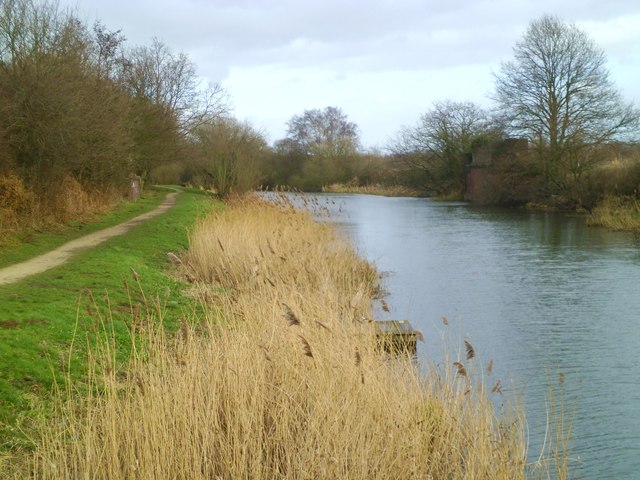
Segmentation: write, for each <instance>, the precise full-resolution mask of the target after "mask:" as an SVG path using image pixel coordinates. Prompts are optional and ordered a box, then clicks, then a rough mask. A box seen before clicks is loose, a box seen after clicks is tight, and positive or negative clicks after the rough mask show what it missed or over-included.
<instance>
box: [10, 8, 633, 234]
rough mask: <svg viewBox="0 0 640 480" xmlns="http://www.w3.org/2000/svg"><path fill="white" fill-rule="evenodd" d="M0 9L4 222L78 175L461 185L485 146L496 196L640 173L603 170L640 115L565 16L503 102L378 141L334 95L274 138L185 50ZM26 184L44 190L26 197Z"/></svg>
mask: <svg viewBox="0 0 640 480" xmlns="http://www.w3.org/2000/svg"><path fill="white" fill-rule="evenodd" d="M0 10H1V15H0V200H2V201H3V204H4V205H0V219H2V215H4V221H5V223H6V218H7V217H8V215H9V213H11V212H10V207H11V202H13V207H12V208H13V214H14V216H15V215H16V214H20V208H23V210H26V209H28V208H31V207H33V204H34V202H35V203H38V204H39V205H41V206H42V205H45V206H50V207H51V208H54V206H56V205H57V203H59V202H58V199H59V198H60V197H61V196H62V197H64V195H65V192H67V191H69V189H70V188H71V187H73V186H75V187H76V189H77V190H81V191H86V192H91V194H94V195H95V194H96V192H117V193H118V194H123V193H124V192H125V191H126V188H127V185H128V179H129V177H130V176H131V175H132V174H136V175H139V176H140V177H142V178H143V179H145V180H146V181H150V182H157V183H178V182H179V183H183V184H191V185H194V186H201V187H205V188H210V189H213V190H215V191H216V192H217V193H218V194H219V195H221V196H223V197H224V196H227V195H229V194H231V193H233V192H238V191H245V190H249V189H253V188H256V187H258V186H263V187H267V188H275V187H278V186H289V187H294V188H298V189H301V190H305V191H318V190H320V189H322V188H323V187H325V186H327V185H329V184H334V183H342V184H349V185H353V186H355V187H357V186H362V185H370V184H380V185H383V186H384V185H404V186H407V187H410V188H412V189H414V190H415V191H417V192H419V193H420V194H423V195H432V196H442V197H446V196H452V197H462V196H463V195H464V193H465V190H466V189H467V175H468V172H469V168H471V167H473V166H474V165H473V164H474V154H475V153H477V152H479V151H481V150H482V149H483V148H484V149H485V150H489V151H490V152H491V156H492V159H493V161H492V162H491V165H489V166H488V168H487V171H488V172H489V175H488V176H487V177H486V178H485V180H484V181H485V182H486V183H487V184H488V185H487V188H486V189H485V192H488V193H487V194H486V195H485V198H483V199H482V200H483V201H485V202H486V203H511V204H513V203H524V202H528V201H536V200H540V199H549V198H555V199H558V202H559V203H562V202H564V203H567V204H571V203H573V204H583V205H589V204H592V203H593V202H594V201H596V200H597V199H598V198H599V197H601V196H602V195H603V194H604V193H605V192H607V191H610V190H616V193H622V194H629V193H633V192H634V189H636V190H637V187H638V184H639V183H640V166H638V163H639V162H634V163H633V164H628V165H626V167H625V168H627V170H628V171H625V172H624V174H619V175H617V176H615V181H613V180H611V181H609V180H608V178H611V175H608V176H607V175H602V174H601V173H602V172H601V170H602V168H604V167H603V165H605V163H606V160H607V159H611V158H612V156H615V155H618V156H620V155H623V154H626V153H628V152H629V151H630V150H631V151H633V152H637V149H635V146H634V145H635V143H634V142H635V141H636V139H637V132H638V118H639V116H638V112H637V110H636V109H635V107H634V106H633V105H631V104H628V103H625V102H624V100H623V99H622V97H621V96H620V94H619V93H618V92H617V90H616V89H615V86H614V84H613V82H612V81H611V79H610V78H609V74H608V71H607V69H606V57H605V55H604V52H603V51H602V50H601V49H599V48H598V47H597V46H596V45H595V43H594V42H593V41H592V40H591V39H590V38H589V37H588V36H587V35H586V34H585V33H584V32H582V31H581V30H580V29H578V28H577V27H575V26H574V25H570V24H566V23H564V22H562V21H561V20H559V19H557V18H555V17H551V16H544V17H542V18H540V19H538V20H535V21H533V22H532V23H531V24H530V25H529V27H528V29H527V31H526V33H525V34H524V36H523V38H522V39H521V40H520V41H519V42H517V43H516V45H515V47H514V58H513V59H512V60H510V61H507V62H505V63H503V64H502V68H501V70H500V72H499V73H498V74H496V75H495V92H494V94H493V98H492V99H493V101H494V105H495V108H494V109H484V108H481V107H480V106H478V105H476V104H474V103H471V102H458V101H451V100H441V101H437V102H435V103H434V104H433V107H432V108H431V109H430V110H429V111H427V112H425V113H424V114H422V115H421V116H420V118H419V120H418V122H417V123H416V124H415V125H413V126H407V127H402V128H401V129H400V130H399V131H398V133H397V135H396V136H395V137H394V138H393V139H392V140H391V141H390V142H389V143H388V145H387V146H386V148H385V151H382V152H381V151H365V150H363V149H362V147H361V145H360V141H359V129H358V126H357V125H356V124H355V123H353V122H351V121H350V120H349V118H348V117H347V115H346V114H345V113H344V112H343V111H342V110H341V109H340V108H339V107H335V106H330V107H326V108H324V109H311V110H306V111H304V112H303V113H301V114H299V115H294V116H293V117H292V118H291V119H290V120H289V122H288V123H287V134H286V136H285V138H283V139H280V140H277V141H276V142H275V143H274V144H273V146H270V145H269V144H268V142H267V140H266V139H265V135H264V134H263V132H261V131H259V130H257V129H256V128H254V127H253V126H252V125H250V124H248V123H243V122H240V121H238V120H236V119H235V118H233V116H232V115H231V114H230V111H229V110H230V109H229V106H228V102H227V95H226V93H225V92H224V90H223V89H222V88H221V87H220V85H218V84H210V85H203V84H202V82H201V81H200V80H199V77H198V75H197V71H196V65H195V64H194V63H193V62H192V61H191V60H190V59H189V57H188V56H187V55H186V54H184V53H175V52H173V51H172V50H171V49H170V48H169V47H168V46H167V45H166V44H164V43H163V42H162V41H160V40H158V39H154V40H153V41H152V42H151V43H150V44H149V45H143V46H128V45H127V43H126V38H125V36H124V34H123V33H122V32H120V31H111V30H109V29H107V28H106V27H105V26H104V25H102V24H101V23H100V22H96V23H95V24H94V25H91V26H89V25H86V24H84V23H83V22H81V21H80V20H79V19H78V18H77V17H76V16H75V15H74V14H73V13H72V12H69V11H60V10H59V9H58V8H57V7H56V5H55V4H51V3H41V2H35V1H33V0H5V1H4V2H2V4H1V6H0ZM509 139H520V140H525V141H526V143H525V145H526V148H524V150H523V149H522V148H520V149H519V150H518V149H515V150H514V149H513V148H512V147H513V145H516V144H518V145H522V143H517V142H516V143H513V142H512V143H509ZM510 145H511V147H510ZM621 152H622V153H621ZM625 152H626V153H625ZM634 154H635V155H636V157H635V158H636V160H638V157H637V153H634ZM18 187H19V188H18ZM21 189H22V190H21ZM18 191H22V192H23V193H24V192H27V193H24V194H23V195H22V198H26V197H28V196H30V197H29V198H31V199H32V200H33V199H35V200H33V201H31V202H22V203H21V202H20V201H19V200H20V198H18V197H20V195H19V194H18V193H17V192H18ZM25 205H26V206H25ZM56 208H57V207H56ZM3 212H4V213H3ZM7 212H9V213H7ZM1 229H2V225H1V224H0V230H1Z"/></svg>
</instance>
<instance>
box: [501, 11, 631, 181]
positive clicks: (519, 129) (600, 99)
mask: <svg viewBox="0 0 640 480" xmlns="http://www.w3.org/2000/svg"><path fill="white" fill-rule="evenodd" d="M495 84H496V94H495V100H496V101H497V104H498V107H499V109H500V110H501V111H502V112H503V113H504V116H505V120H506V124H507V127H508V131H509V133H511V134H512V135H515V136H523V137H526V138H527V139H528V140H529V141H530V143H531V145H532V146H533V147H534V148H535V149H536V151H537V153H538V156H539V159H540V162H541V167H542V169H543V173H544V175H545V177H546V178H547V181H548V187H549V189H550V192H551V193H553V192H560V193H564V192H567V191H568V190H569V189H570V188H572V187H573V186H575V185H576V183H577V182H579V180H580V178H581V176H582V175H583V173H585V172H586V171H587V170H588V169H590V168H591V167H593V165H594V164H595V157H594V156H593V155H592V154H591V153H592V152H593V150H592V147H594V146H598V145H601V144H603V143H604V142H608V141H611V140H614V139H624V138H628V136H629V135H630V134H635V133H637V127H638V112H637V111H636V110H635V109H634V108H633V107H632V105H630V104H626V103H625V102H624V101H623V100H622V98H621V96H620V94H619V93H618V92H617V91H616V89H615V88H614V86H613V83H612V82H611V80H610V78H609V72H608V71H607V68H606V58H605V54H604V52H603V51H602V50H601V49H600V48H598V47H597V46H596V45H595V43H594V42H593V40H592V39H591V38H589V37H588V36H587V34H585V33H584V32H583V31H581V30H580V29H578V28H577V27H576V26H574V25H568V24H566V23H563V22H562V21H560V20H559V19H557V18H555V17H552V16H543V17H542V18H540V19H538V20H535V21H533V22H532V23H531V24H530V25H529V28H528V29H527V32H526V33H525V35H524V37H523V38H522V40H520V41H519V42H517V43H516V45H515V47H514V60H512V61H508V62H505V63H503V65H502V69H501V72H500V74H498V75H496V77H495Z"/></svg>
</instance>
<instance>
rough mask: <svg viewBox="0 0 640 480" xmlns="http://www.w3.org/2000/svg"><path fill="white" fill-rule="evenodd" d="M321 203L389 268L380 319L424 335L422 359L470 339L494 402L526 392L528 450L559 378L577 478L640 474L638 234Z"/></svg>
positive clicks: (409, 202) (353, 202)
mask: <svg viewBox="0 0 640 480" xmlns="http://www.w3.org/2000/svg"><path fill="white" fill-rule="evenodd" d="M320 204H321V205H322V206H323V207H326V208H327V209H329V210H330V211H331V217H330V218H331V221H333V222H336V223H337V224H338V225H339V227H340V229H341V230H342V231H344V232H346V233H347V234H348V235H349V237H351V239H352V240H353V243H354V244H355V246H356V248H357V249H358V251H359V253H360V254H361V255H362V256H364V257H365V258H367V259H369V260H371V261H373V262H375V264H376V265H377V267H378V269H379V270H381V271H383V272H386V276H385V279H384V281H385V287H386V289H387V290H388V292H389V295H388V297H387V302H388V304H389V307H390V312H389V313H386V312H383V311H382V310H380V311H379V312H378V315H379V316H380V318H385V317H386V318H392V319H408V320H410V321H411V323H412V324H413V326H414V327H415V328H418V329H420V330H421V331H422V332H423V334H424V337H425V342H424V343H422V344H420V346H419V352H418V355H419V356H420V357H422V358H423V359H425V358H428V359H429V361H430V362H435V363H441V362H442V361H443V358H444V356H443V355H444V353H443V352H444V350H449V351H450V352H453V354H454V355H457V354H458V353H459V352H464V347H463V341H464V340H465V339H466V340H468V341H469V342H471V344H472V345H473V346H474V348H475V351H476V353H477V358H476V359H474V361H475V362H477V363H478V364H479V366H478V367H477V368H476V372H478V373H479V372H480V371H481V370H482V368H480V367H482V366H483V365H486V364H487V363H488V362H489V361H490V360H493V365H494V368H493V373H492V374H491V375H490V376H487V377H486V382H487V383H489V384H491V385H493V384H494V383H495V382H496V381H497V380H500V381H501V384H502V386H503V387H502V391H503V393H504V395H503V396H500V395H496V398H497V401H498V402H501V401H502V402H506V401H507V400H506V399H508V398H513V397H514V396H518V395H520V397H521V398H523V399H524V402H525V406H526V411H527V419H528V423H529V432H530V444H531V451H532V452H535V451H536V450H539V447H540V444H541V443H542V441H543V437H544V436H543V434H542V432H544V431H545V425H546V420H547V411H548V408H547V406H546V402H547V401H548V398H549V385H550V384H552V385H555V387H556V388H559V389H560V390H561V391H562V392H563V395H564V399H565V400H564V405H565V409H566V411H567V414H568V418H569V419H571V421H572V432H573V435H572V438H573V440H572V451H571V461H570V466H571V470H572V472H573V475H572V478H581V479H605V478H606V479H609V478H611V479H639V478H640V240H639V239H638V238H637V237H634V236H633V235H631V234H625V233H614V232H609V231H607V230H604V229H601V228H593V227H587V226H586V224H585V219H584V217H580V216H568V215H560V214H547V213H531V212H527V211H522V210H504V209H500V210H497V209H496V210H494V209H486V208H474V207H472V206H469V205H467V204H464V203H452V202H435V201H432V200H429V199H415V198H386V197H375V196H367V195H327V196H320ZM443 317H444V318H443ZM445 323H446V325H445ZM460 355H462V354H460ZM485 375H486V373H485Z"/></svg>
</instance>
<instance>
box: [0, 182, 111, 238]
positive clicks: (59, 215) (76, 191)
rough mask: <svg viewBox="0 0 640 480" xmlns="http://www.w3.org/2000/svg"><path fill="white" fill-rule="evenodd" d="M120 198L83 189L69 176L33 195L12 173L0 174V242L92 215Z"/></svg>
mask: <svg viewBox="0 0 640 480" xmlns="http://www.w3.org/2000/svg"><path fill="white" fill-rule="evenodd" d="M121 199H122V192H118V191H115V190H113V189H109V190H99V189H87V188H86V187H82V185H80V183H78V181H77V180H75V179H74V178H72V177H70V176H67V177H65V178H63V180H62V181H61V182H60V184H59V185H56V188H54V189H51V190H50V191H49V192H47V194H46V195H44V196H42V195H41V196H39V195H36V194H35V193H34V192H33V191H32V190H30V189H29V188H28V187H27V186H26V185H25V184H24V183H23V181H22V180H21V179H20V178H19V177H17V176H15V175H5V176H0V244H1V243H2V242H3V239H6V238H9V237H10V236H15V235H20V234H25V233H28V232H32V231H43V230H51V229H55V228H56V226H58V225H60V224H64V223H69V222H73V221H85V220H90V219H93V218H95V216H96V215H100V214H105V213H107V212H108V211H109V210H110V209H112V208H113V207H114V206H115V205H116V204H117V202H118V201H119V200H121Z"/></svg>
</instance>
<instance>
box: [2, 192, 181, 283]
mask: <svg viewBox="0 0 640 480" xmlns="http://www.w3.org/2000/svg"><path fill="white" fill-rule="evenodd" d="M178 193H179V192H171V193H169V194H168V195H167V198H165V199H164V201H163V202H162V203H161V204H160V205H159V206H158V207H157V208H155V209H154V210H151V211H150V212H147V213H143V214H142V215H138V216H137V217H134V218H132V219H131V220H129V221H127V222H124V223H121V224H119V225H116V226H114V227H109V228H105V229H104V230H99V231H97V232H93V233H90V234H89V235H85V236H84V237H80V238H76V239H75V240H72V241H70V242H68V243H65V244H64V245H62V246H60V247H58V248H56V249H55V250H52V251H50V252H48V253H45V254H43V255H40V256H37V257H34V258H32V259H31V260H27V261H26V262H22V263H16V264H15V265H11V266H9V267H6V268H2V269H0V285H6V284H8V283H13V282H17V281H18V280H22V279H23V278H25V277H29V276H31V275H35V274H36V273H42V272H44V271H46V270H49V269H50V268H53V267H57V266H58V265H62V264H63V263H65V262H66V261H68V260H69V259H70V258H71V257H72V256H73V255H74V254H76V253H77V252H79V251H81V250H86V249H87V248H91V247H95V246H96V245H99V244H101V243H102V242H104V241H106V240H109V239H110V238H113V237H117V236H118V235H122V234H124V233H127V232H128V231H129V230H131V229H132V228H133V227H135V226H136V225H139V224H141V223H142V222H144V221H146V220H149V219H150V218H153V217H157V216H158V215H160V214H162V213H164V212H166V211H167V210H169V209H170V208H171V207H173V205H174V204H175V203H176V196H177V195H178Z"/></svg>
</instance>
